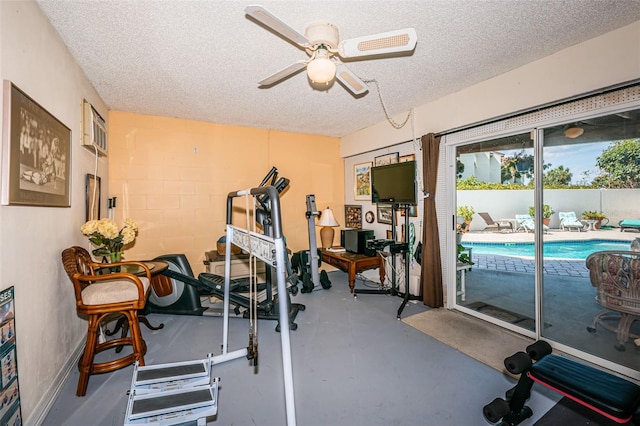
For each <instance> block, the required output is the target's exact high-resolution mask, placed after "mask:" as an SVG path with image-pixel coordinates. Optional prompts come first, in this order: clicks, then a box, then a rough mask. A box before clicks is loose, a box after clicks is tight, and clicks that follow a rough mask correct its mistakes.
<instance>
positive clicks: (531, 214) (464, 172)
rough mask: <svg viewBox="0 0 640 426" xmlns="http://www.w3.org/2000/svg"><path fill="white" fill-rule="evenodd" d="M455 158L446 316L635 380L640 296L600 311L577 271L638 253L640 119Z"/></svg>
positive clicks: (463, 148) (533, 136) (553, 128)
mask: <svg viewBox="0 0 640 426" xmlns="http://www.w3.org/2000/svg"><path fill="white" fill-rule="evenodd" d="M454 149H455V170H456V176H455V181H456V198H455V200H456V201H455V207H454V212H453V213H454V214H453V228H455V235H456V244H455V254H451V256H455V264H456V273H455V290H456V295H455V307H456V308H457V309H459V310H461V311H464V312H467V313H469V314H471V315H474V316H478V317H479V318H482V319H484V320H488V321H491V322H494V323H497V324H499V325H501V326H503V327H505V328H508V329H511V330H514V331H517V332H520V333H522V334H525V335H528V336H531V337H535V338H543V339H546V340H549V341H551V342H553V343H554V344H555V345H557V346H558V347H560V348H561V349H562V350H565V351H567V352H569V353H572V354H577V355H578V356H582V357H584V358H586V359H588V360H590V361H593V362H596V363H598V364H601V365H604V366H606V367H608V368H613V369H615V370H617V371H620V372H622V373H624V374H627V375H630V376H633V377H637V378H640V373H639V372H638V370H640V369H639V368H638V366H639V365H640V364H638V351H640V321H636V319H640V296H634V297H638V300H637V302H634V301H633V300H632V301H628V300H627V301H624V302H620V303H621V304H624V303H628V304H629V306H624V307H621V308H619V309H617V308H615V307H614V308H612V307H611V306H610V305H609V306H607V305H606V303H604V302H603V300H602V299H600V300H598V298H597V297H596V293H597V286H598V285H599V283H600V281H598V280H602V278H598V276H599V273H600V272H602V271H601V270H598V271H593V273H592V274H591V276H590V271H589V269H588V268H587V258H588V257H589V256H590V255H592V254H593V253H599V254H598V255H600V254H601V253H602V252H603V251H610V250H618V251H620V250H622V251H629V250H631V247H632V246H633V245H632V243H634V241H635V240H637V241H636V242H635V243H634V244H636V245H637V246H638V247H640V109H638V108H637V107H636V108H632V109H627V110H618V111H615V112H607V113H601V114H600V115H596V114H593V113H592V115H590V116H589V117H586V116H581V117H577V116H574V117H572V118H571V121H569V120H565V121H563V122H562V123H560V124H553V125H549V126H544V125H536V124H535V123H532V125H531V127H530V129H527V130H526V131H521V132H519V133H515V134H511V135H501V136H500V137H492V138H486V139H484V140H476V141H472V142H468V143H459V144H457V145H455V147H454ZM620 224H622V225H623V226H622V227H621V226H620ZM451 263H453V262H451ZM602 268H603V267H602V264H600V269H602ZM621 268H624V266H621ZM451 275H453V274H451ZM623 281H624V280H623ZM618 284H619V285H621V286H623V287H624V286H625V285H626V286H632V285H633V284H634V283H630V282H628V281H627V282H620V283H618ZM450 288H453V285H452V286H451V287H450ZM625 294H626V293H625ZM630 294H631V293H630ZM625 297H626V296H625ZM629 297H631V296H629ZM605 309H606V310H608V311H607V313H606V314H605V315H601V314H602V312H604V310H605ZM634 309H637V311H638V312H637V316H636V315H635V311H634ZM625 312H631V313H632V314H633V315H632V316H624V317H623V313H625ZM636 342H637V343H636Z"/></svg>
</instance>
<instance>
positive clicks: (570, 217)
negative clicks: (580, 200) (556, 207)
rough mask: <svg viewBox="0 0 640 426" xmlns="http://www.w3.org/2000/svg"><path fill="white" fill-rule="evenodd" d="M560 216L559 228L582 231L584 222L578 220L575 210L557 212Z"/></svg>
mask: <svg viewBox="0 0 640 426" xmlns="http://www.w3.org/2000/svg"><path fill="white" fill-rule="evenodd" d="M558 216H559V217H560V229H563V230H569V231H571V230H574V229H577V230H578V231H582V230H583V229H584V223H582V222H580V221H579V220H578V217H577V216H576V212H559V213H558Z"/></svg>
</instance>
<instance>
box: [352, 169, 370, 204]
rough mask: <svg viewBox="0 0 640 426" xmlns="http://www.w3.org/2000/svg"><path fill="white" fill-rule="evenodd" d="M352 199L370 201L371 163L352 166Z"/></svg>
mask: <svg viewBox="0 0 640 426" xmlns="http://www.w3.org/2000/svg"><path fill="white" fill-rule="evenodd" d="M353 192H354V194H353V199H354V200H370V199H371V162H368V163H360V164H355V165H354V166H353Z"/></svg>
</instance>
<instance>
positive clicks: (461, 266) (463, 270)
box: [456, 263, 471, 302]
mask: <svg viewBox="0 0 640 426" xmlns="http://www.w3.org/2000/svg"><path fill="white" fill-rule="evenodd" d="M470 270H471V265H469V264H468V263H458V264H456V271H460V290H459V291H458V292H456V295H457V296H460V300H461V301H463V302H464V301H466V297H467V288H466V287H467V286H466V281H467V280H466V278H467V277H466V275H467V271H470Z"/></svg>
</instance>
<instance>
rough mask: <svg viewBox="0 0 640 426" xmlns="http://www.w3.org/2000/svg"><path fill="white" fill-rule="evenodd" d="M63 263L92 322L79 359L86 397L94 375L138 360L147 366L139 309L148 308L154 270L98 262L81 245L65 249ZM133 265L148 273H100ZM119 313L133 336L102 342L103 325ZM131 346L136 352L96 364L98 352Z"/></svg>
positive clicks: (80, 386)
mask: <svg viewBox="0 0 640 426" xmlns="http://www.w3.org/2000/svg"><path fill="white" fill-rule="evenodd" d="M62 263H63V265H64V269H65V270H66V272H67V275H69V278H70V279H71V282H72V283H73V287H74V290H75V296H76V309H77V311H78V314H81V315H86V316H87V317H88V321H89V328H88V331H87V341H86V343H85V348H84V353H83V355H82V357H81V358H80V361H79V362H78V370H79V371H80V378H79V379H78V388H77V390H76V395H77V396H84V395H85V394H86V392H87V384H88V383H89V376H90V375H91V374H100V373H107V372H110V371H114V370H117V369H120V368H123V367H126V366H128V365H131V364H133V363H134V362H136V361H138V362H139V363H140V365H144V353H145V351H146V345H145V343H144V340H143V339H142V334H141V332H140V325H139V323H138V310H140V309H143V308H144V305H145V301H146V299H147V295H148V291H149V288H150V287H149V283H150V282H151V273H150V272H149V268H148V267H147V266H146V265H145V264H144V263H142V262H120V263H113V264H104V263H96V262H94V261H93V259H92V258H91V255H90V254H89V252H88V251H87V250H85V249H84V248H82V247H77V246H76V247H71V248H68V249H66V250H64V251H63V252H62ZM131 264H133V265H137V266H139V267H140V268H141V270H143V271H144V275H145V276H142V277H137V276H136V275H133V274H130V273H125V272H116V273H108V274H98V273H97V272H98V270H99V269H102V268H104V267H105V266H123V265H131ZM119 315H124V317H125V318H126V319H127V322H128V328H129V337H127V336H126V335H124V336H122V337H119V338H114V339H110V340H107V341H105V342H103V343H99V342H98V333H99V329H100V325H101V324H102V323H103V322H104V321H105V320H110V319H113V318H117V317H118V316H119ZM128 345H130V346H131V347H132V353H129V354H127V355H125V356H123V357H121V358H118V359H115V360H110V361H105V362H100V363H94V357H95V355H96V353H98V352H102V351H104V350H107V349H111V348H121V347H122V346H128Z"/></svg>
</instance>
